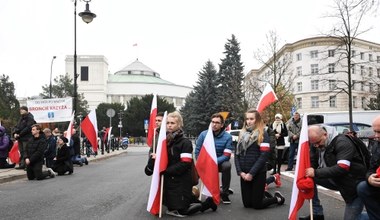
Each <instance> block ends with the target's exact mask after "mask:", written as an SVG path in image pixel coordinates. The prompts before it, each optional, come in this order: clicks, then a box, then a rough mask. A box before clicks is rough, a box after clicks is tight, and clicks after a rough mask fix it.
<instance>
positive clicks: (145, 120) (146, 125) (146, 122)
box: [144, 119, 149, 130]
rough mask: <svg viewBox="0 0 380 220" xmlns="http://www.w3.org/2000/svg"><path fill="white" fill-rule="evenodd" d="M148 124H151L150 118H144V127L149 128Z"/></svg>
mask: <svg viewBox="0 0 380 220" xmlns="http://www.w3.org/2000/svg"><path fill="white" fill-rule="evenodd" d="M148 124H149V121H148V119H144V129H145V130H148Z"/></svg>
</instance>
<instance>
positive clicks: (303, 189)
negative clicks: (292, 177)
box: [297, 177, 314, 199]
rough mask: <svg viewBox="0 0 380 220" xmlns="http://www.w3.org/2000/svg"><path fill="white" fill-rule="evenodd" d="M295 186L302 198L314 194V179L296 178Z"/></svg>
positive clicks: (309, 197)
mask: <svg viewBox="0 0 380 220" xmlns="http://www.w3.org/2000/svg"><path fill="white" fill-rule="evenodd" d="M297 187H298V189H299V191H300V193H301V196H302V197H303V198H304V199H311V198H313V196H314V181H313V179H312V178H310V177H304V178H301V179H298V180H297Z"/></svg>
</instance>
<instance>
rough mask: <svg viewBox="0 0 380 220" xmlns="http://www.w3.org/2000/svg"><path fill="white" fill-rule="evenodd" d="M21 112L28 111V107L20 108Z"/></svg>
mask: <svg viewBox="0 0 380 220" xmlns="http://www.w3.org/2000/svg"><path fill="white" fill-rule="evenodd" d="M20 110H25V111H28V107H26V106H21V107H20Z"/></svg>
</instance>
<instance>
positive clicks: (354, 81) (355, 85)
mask: <svg viewBox="0 0 380 220" xmlns="http://www.w3.org/2000/svg"><path fill="white" fill-rule="evenodd" d="M357 83H358V82H357V81H356V80H352V89H353V90H356V88H357Z"/></svg>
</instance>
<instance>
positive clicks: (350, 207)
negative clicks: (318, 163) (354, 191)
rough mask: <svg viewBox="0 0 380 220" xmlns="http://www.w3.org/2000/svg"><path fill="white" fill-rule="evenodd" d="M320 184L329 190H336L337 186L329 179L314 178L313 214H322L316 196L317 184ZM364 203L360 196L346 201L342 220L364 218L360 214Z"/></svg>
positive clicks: (360, 219) (321, 208)
mask: <svg viewBox="0 0 380 220" xmlns="http://www.w3.org/2000/svg"><path fill="white" fill-rule="evenodd" d="M316 184H318V185H321V186H323V187H325V188H328V189H331V190H337V186H336V185H335V183H334V182H333V181H332V180H330V179H317V178H314V197H313V200H312V203H313V213H314V215H323V207H322V205H321V203H320V200H319V198H318V189H317V186H316ZM363 208H364V204H363V201H362V200H361V198H359V197H356V198H355V199H354V200H353V201H352V202H350V203H347V202H346V208H345V210H344V218H343V219H344V220H362V219H366V218H365V216H362V215H361V213H362V211H363Z"/></svg>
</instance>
